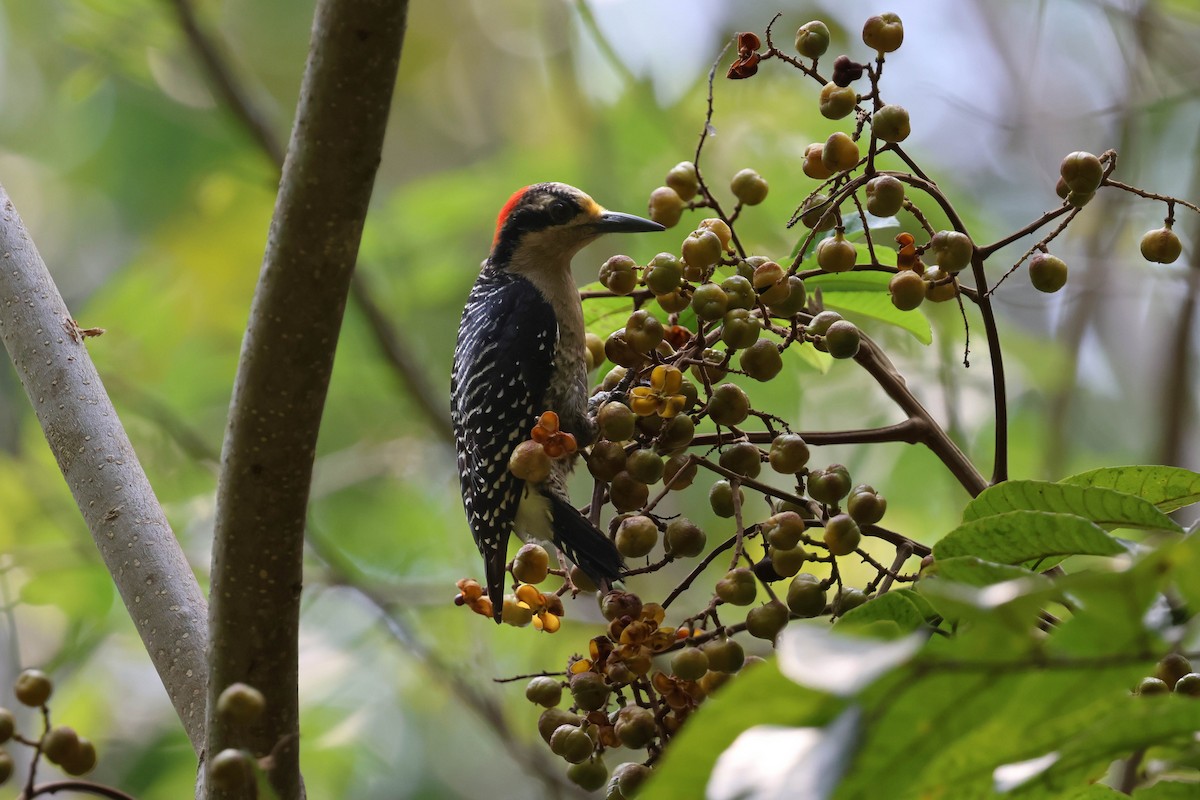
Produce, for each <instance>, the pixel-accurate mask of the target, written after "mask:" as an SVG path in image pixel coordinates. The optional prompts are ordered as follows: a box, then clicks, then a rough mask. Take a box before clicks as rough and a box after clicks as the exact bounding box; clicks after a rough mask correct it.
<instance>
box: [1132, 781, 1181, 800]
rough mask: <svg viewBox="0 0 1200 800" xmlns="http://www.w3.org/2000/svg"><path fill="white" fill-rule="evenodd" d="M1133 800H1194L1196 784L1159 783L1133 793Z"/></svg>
mask: <svg viewBox="0 0 1200 800" xmlns="http://www.w3.org/2000/svg"><path fill="white" fill-rule="evenodd" d="M1133 800H1196V784H1195V783H1183V782H1182V781H1159V782H1158V783H1156V784H1154V785H1153V786H1144V787H1142V788H1141V789H1136V790H1134V792H1133Z"/></svg>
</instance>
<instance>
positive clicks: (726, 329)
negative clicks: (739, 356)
mask: <svg viewBox="0 0 1200 800" xmlns="http://www.w3.org/2000/svg"><path fill="white" fill-rule="evenodd" d="M761 333H762V321H761V320H759V318H758V317H756V316H754V315H752V314H751V313H750V311H748V310H747V309H744V308H733V309H730V310H729V311H727V312H725V317H724V319H723V320H722V322H721V341H723V342H724V343H725V345H726V346H727V347H728V348H729V349H730V350H741V349H743V348H746V347H749V346H750V345H752V344H754V343H755V342H757V341H758V337H759V334H761Z"/></svg>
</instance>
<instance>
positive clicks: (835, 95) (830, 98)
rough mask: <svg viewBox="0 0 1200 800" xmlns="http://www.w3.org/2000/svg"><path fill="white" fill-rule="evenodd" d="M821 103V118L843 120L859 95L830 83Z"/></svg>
mask: <svg viewBox="0 0 1200 800" xmlns="http://www.w3.org/2000/svg"><path fill="white" fill-rule="evenodd" d="M819 102H820V106H819V108H820V109H821V116H823V117H825V118H826V119H842V118H843V117H848V116H850V113H851V112H853V111H854V106H855V105H856V104H857V103H858V93H857V92H856V91H854V88H853V87H850V86H838V85H837V84H836V83H833V82H830V83H827V84H825V87H824V88H823V89H821V97H820V101H819ZM810 227H811V226H810Z"/></svg>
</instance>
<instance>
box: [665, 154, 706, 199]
mask: <svg viewBox="0 0 1200 800" xmlns="http://www.w3.org/2000/svg"><path fill="white" fill-rule="evenodd" d="M667 186H669V187H671V189H672V190H674V192H675V194H677V195H679V199H680V200H683V201H684V202H686V201H688V200H691V199H692V198H693V197H695V196H696V192H698V191H699V190H700V179H699V178H698V177H697V175H696V165H695V164H693V163H692V162H691V161H680V162H679V163H678V164H676V165H675V166H673V167H671V171H670V172H668V173H667Z"/></svg>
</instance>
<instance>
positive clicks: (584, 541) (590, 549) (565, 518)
mask: <svg viewBox="0 0 1200 800" xmlns="http://www.w3.org/2000/svg"><path fill="white" fill-rule="evenodd" d="M546 496H547V497H548V498H549V499H550V526H551V528H552V529H553V531H554V543H555V544H556V545H557V546H558V547H559V549H561V550H562V551H563V552H564V553H566V554H567V558H569V559H571V560H572V561H574V562H575V564H576V565H577V566H578V567H579V568H580V569H581V570H583V571H584V572H585V573H587V576H588V577H589V578H591V579H592V580H593V581H595V582H596V585H597V586H599V587H601V588H602V589H603V588H604V587H605V586H606V585H610V584H612V582H613V581H615V580H617V579H618V578H619V577H620V576H621V570H622V569H623V568H624V566H625V563H624V562H623V561H622V560H621V554H620V553H618V552H617V546H616V545H614V544H613V543H612V540H611V539H609V538H608V537H607V536H605V535H604V534H603V533H601V532H600V531H599V530H597V529H596V526H594V525H592V523H591V521H590V520H589V519H588V518H587V517H585V516H584V515H583V514H580V513H579V509H577V508H575V506H573V505H571V503H570V502H569V501H567V500H565V499H564V498H562V497H559V496H558V495H557V494H556V493H554V492H547V493H546Z"/></svg>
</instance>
